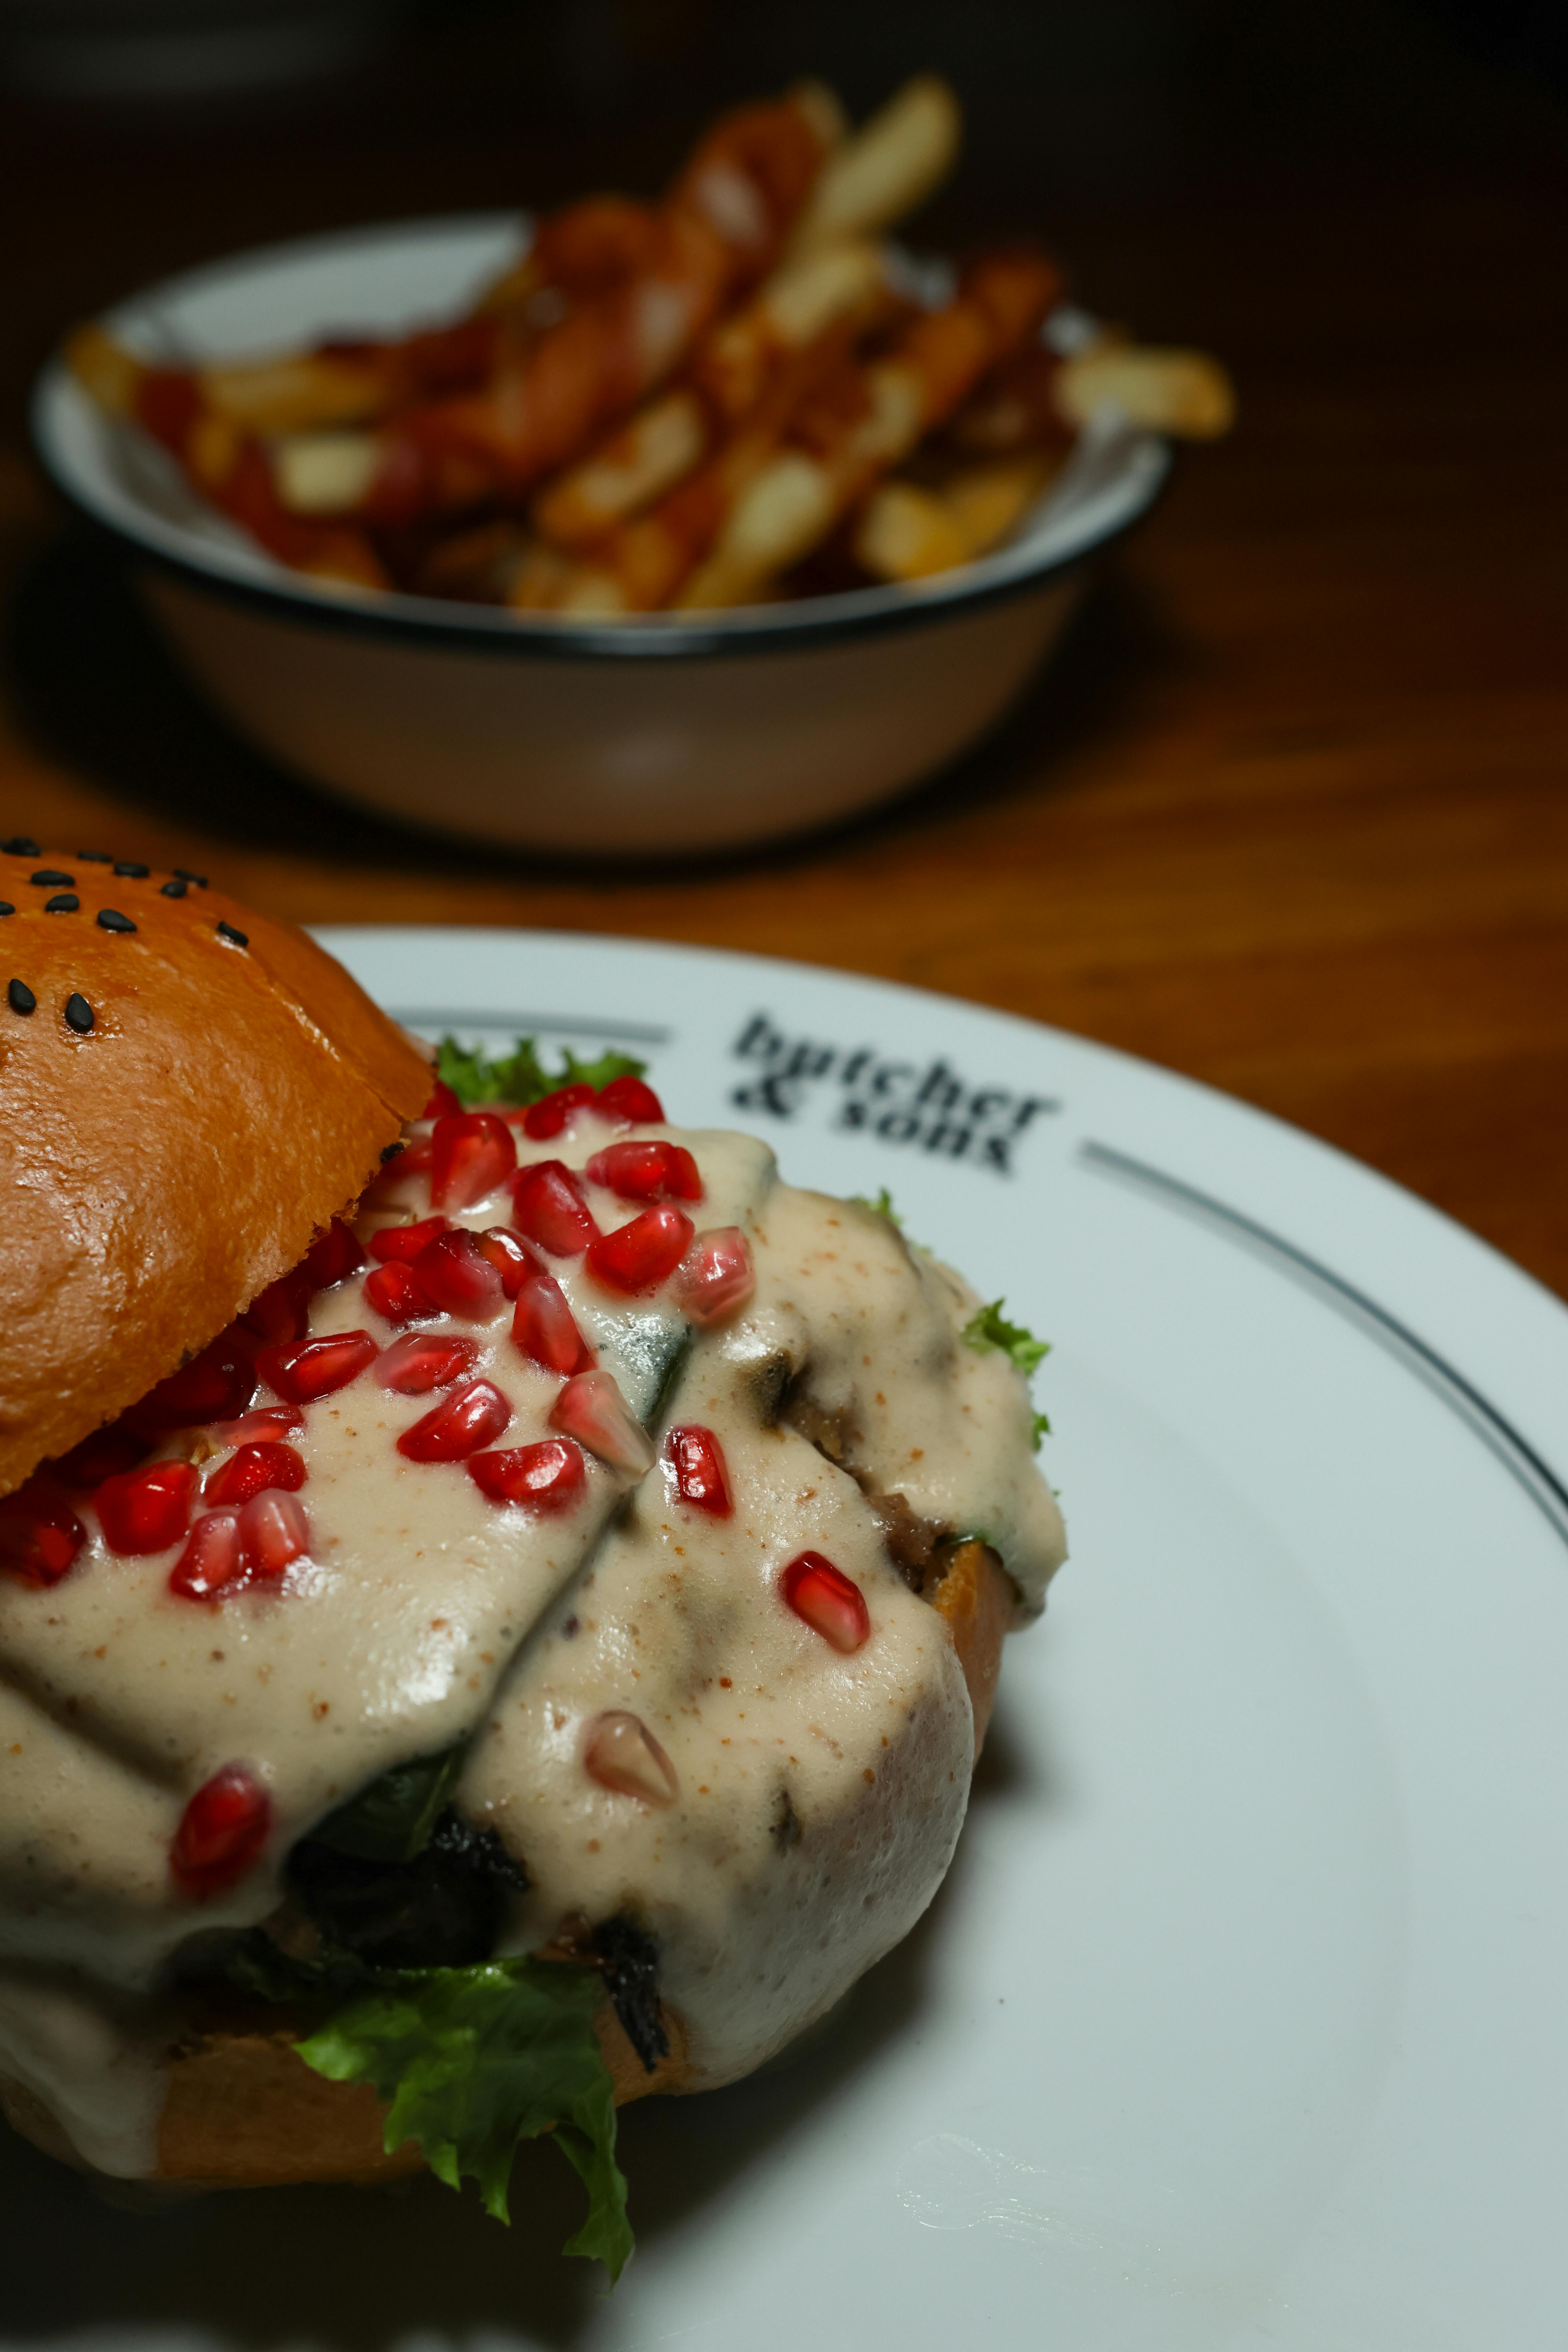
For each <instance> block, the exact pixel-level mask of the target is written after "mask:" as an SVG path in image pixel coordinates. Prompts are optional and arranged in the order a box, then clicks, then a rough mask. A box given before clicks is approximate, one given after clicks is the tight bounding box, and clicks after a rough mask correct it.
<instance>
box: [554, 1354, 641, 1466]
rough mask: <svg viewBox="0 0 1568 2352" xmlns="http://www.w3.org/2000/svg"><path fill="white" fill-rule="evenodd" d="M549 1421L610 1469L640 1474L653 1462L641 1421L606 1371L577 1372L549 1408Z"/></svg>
mask: <svg viewBox="0 0 1568 2352" xmlns="http://www.w3.org/2000/svg"><path fill="white" fill-rule="evenodd" d="M550 1425H551V1427H552V1429H559V1430H561V1431H563V1433H564V1434H565V1435H566V1436H568V1437H574V1438H575V1439H576V1440H577V1442H578V1444H580V1445H585V1446H586V1447H587V1449H588V1451H589V1453H590V1454H597V1455H598V1457H599V1460H600V1461H601V1462H607V1463H609V1464H610V1465H611V1467H612V1468H613V1469H616V1470H629V1471H631V1473H632V1474H633V1475H634V1476H635V1477H638V1478H640V1477H641V1476H642V1475H643V1473H644V1471H645V1470H648V1469H650V1468H651V1467H652V1465H653V1447H652V1445H651V1444H649V1442H648V1434H647V1430H646V1429H645V1428H644V1427H643V1425H642V1423H641V1422H640V1421H638V1420H637V1419H636V1418H635V1416H634V1415H633V1412H632V1410H631V1407H630V1406H629V1405H628V1404H627V1402H626V1399H625V1397H624V1396H623V1395H622V1394H621V1391H620V1390H619V1388H618V1387H617V1386H616V1381H615V1379H614V1377H613V1375H612V1374H611V1373H609V1372H605V1371H593V1372H579V1373H578V1374H577V1375H576V1377H575V1379H574V1380H570V1381H567V1383H566V1385H565V1387H564V1388H563V1390H562V1391H561V1393H560V1394H559V1396H557V1398H556V1400H555V1402H554V1403H553V1404H552V1406H551V1408H550Z"/></svg>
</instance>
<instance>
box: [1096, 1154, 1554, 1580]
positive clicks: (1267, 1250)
mask: <svg viewBox="0 0 1568 2352" xmlns="http://www.w3.org/2000/svg"><path fill="white" fill-rule="evenodd" d="M1079 1159H1080V1160H1085V1161H1087V1163H1088V1164H1089V1167H1091V1168H1095V1169H1098V1170H1099V1171H1100V1172H1101V1173H1102V1174H1104V1175H1107V1176H1112V1177H1120V1178H1121V1181H1123V1182H1125V1183H1130V1184H1133V1185H1136V1186H1138V1187H1139V1188H1140V1189H1141V1190H1142V1191H1143V1192H1152V1193H1153V1194H1154V1195H1155V1196H1156V1197H1157V1198H1158V1199H1161V1200H1163V1201H1165V1202H1168V1203H1169V1204H1170V1205H1171V1206H1172V1207H1173V1208H1175V1209H1179V1210H1184V1211H1185V1212H1186V1213H1187V1214H1189V1215H1191V1216H1195V1217H1200V1218H1202V1219H1203V1220H1204V1221H1205V1223H1208V1224H1211V1225H1214V1226H1216V1227H1217V1228H1218V1229H1219V1231H1220V1232H1221V1233H1224V1234H1229V1235H1230V1237H1231V1238H1232V1239H1233V1240H1236V1241H1238V1242H1240V1243H1241V1244H1243V1245H1244V1246H1246V1247H1249V1248H1251V1249H1253V1250H1255V1251H1256V1252H1257V1253H1258V1255H1259V1256H1261V1257H1264V1258H1266V1259H1267V1260H1268V1261H1269V1262H1270V1263H1271V1264H1272V1265H1276V1266H1278V1267H1279V1270H1280V1272H1281V1273H1283V1274H1286V1275H1288V1276H1290V1277H1291V1278H1292V1279H1293V1280H1295V1281H1297V1282H1300V1284H1301V1285H1302V1286H1303V1287H1304V1288H1306V1289H1308V1290H1310V1291H1313V1292H1315V1293H1316V1295H1317V1296H1318V1297H1321V1298H1322V1299H1324V1300H1325V1301H1326V1303H1327V1304H1328V1305H1329V1306H1331V1307H1334V1308H1335V1309H1336V1310H1337V1311H1338V1312H1339V1313H1340V1314H1342V1315H1343V1316H1344V1317H1345V1318H1346V1319H1347V1320H1348V1321H1351V1322H1353V1323H1354V1324H1356V1325H1357V1326H1358V1327H1359V1328H1361V1329H1362V1330H1363V1331H1365V1332H1366V1333H1367V1334H1368V1336H1369V1337H1370V1338H1372V1339H1375V1340H1376V1341H1377V1342H1378V1343H1379V1345H1380V1346H1382V1347H1383V1348H1384V1349H1386V1351H1387V1353H1388V1354H1389V1355H1391V1356H1392V1357H1393V1358H1394V1360H1395V1361H1396V1362H1398V1363H1402V1364H1403V1365H1404V1366H1405V1370H1407V1371H1412V1372H1414V1373H1415V1376H1416V1378H1417V1379H1418V1380H1420V1381H1422V1383H1423V1384H1424V1385H1425V1386H1426V1388H1427V1389H1429V1390H1430V1391H1431V1392H1432V1394H1433V1395H1434V1396H1436V1397H1437V1398H1438V1399H1439V1400H1440V1401H1441V1402H1443V1403H1444V1404H1446V1405H1447V1407H1448V1409H1449V1411H1450V1412H1454V1413H1455V1414H1457V1415H1458V1419H1459V1420H1461V1421H1462V1422H1463V1423H1464V1424H1465V1426H1466V1427H1467V1429H1468V1430H1470V1431H1471V1432H1472V1433H1473V1434H1474V1435H1475V1436H1477V1437H1479V1439H1480V1441H1481V1443H1482V1444H1483V1445H1485V1446H1486V1447H1487V1449H1488V1451H1489V1453H1490V1454H1493V1455H1494V1457H1495V1458H1496V1459H1497V1460H1498V1461H1499V1462H1500V1463H1501V1465H1502V1466H1503V1468H1504V1469H1505V1470H1506V1471H1507V1472H1508V1473H1509V1475H1510V1477H1511V1478H1512V1479H1513V1480H1514V1481H1515V1483H1516V1484H1517V1485H1518V1486H1521V1487H1522V1488H1523V1490H1524V1492H1525V1493H1526V1494H1527V1495H1528V1496H1529V1497H1530V1499H1531V1502H1532V1503H1533V1504H1534V1505H1535V1507H1536V1508H1537V1510H1539V1511H1540V1513H1541V1514H1542V1517H1543V1518H1545V1519H1546V1520H1547V1521H1548V1522H1549V1524H1550V1525H1551V1527H1552V1530H1553V1532H1554V1533H1555V1534H1556V1535H1558V1536H1560V1537H1561V1538H1563V1541H1564V1542H1565V1543H1568V1486H1564V1485H1563V1481H1562V1479H1561V1478H1559V1477H1558V1475H1557V1474H1556V1472H1555V1471H1554V1470H1553V1469H1552V1467H1551V1465H1550V1464H1549V1463H1546V1462H1544V1461H1543V1460H1542V1457H1541V1455H1540V1454H1537V1452H1536V1451H1535V1448H1534V1447H1533V1446H1532V1445H1531V1444H1530V1442H1529V1440H1528V1439H1527V1438H1524V1437H1521V1434H1520V1433H1519V1431H1518V1430H1517V1429H1515V1427H1514V1425H1513V1423H1511V1422H1510V1420H1509V1419H1508V1418H1507V1416H1506V1415H1505V1414H1503V1413H1501V1412H1499V1411H1498V1409H1497V1407H1496V1405H1495V1404H1493V1403H1492V1402H1491V1401H1490V1400H1489V1398H1488V1397H1484V1396H1483V1395H1482V1394H1481V1392H1480V1391H1479V1389H1478V1388H1477V1387H1475V1385H1474V1384H1473V1382H1471V1381H1468V1380H1467V1379H1466V1378H1465V1376H1464V1374H1463V1373H1462V1372H1460V1371H1457V1370H1455V1368H1454V1366H1453V1365H1452V1364H1450V1363H1449V1362H1448V1360H1447V1358H1446V1357H1443V1356H1440V1355H1439V1354H1438V1353H1437V1350H1436V1348H1434V1347H1432V1346H1430V1345H1429V1344H1428V1342H1427V1341H1426V1340H1425V1339H1422V1338H1421V1337H1420V1335H1419V1334H1418V1333H1417V1332H1415V1331H1412V1330H1411V1328H1410V1327H1409V1325H1408V1324H1406V1323H1402V1322H1401V1321H1400V1320H1399V1318H1398V1317H1397V1316H1396V1315H1391V1314H1390V1313H1389V1311H1388V1309H1387V1307H1380V1306H1379V1305H1378V1303H1377V1301H1376V1299H1375V1298H1370V1297H1368V1296H1367V1294H1366V1292H1365V1291H1364V1290H1358V1289H1357V1288H1356V1286H1355V1285H1354V1283H1352V1282H1347V1281H1346V1280H1345V1278H1344V1276H1342V1275H1339V1274H1335V1273H1334V1271H1333V1269H1332V1267H1331V1266H1326V1265H1323V1263H1322V1261H1321V1259H1320V1258H1315V1257H1311V1256H1310V1255H1308V1253H1307V1252H1306V1251H1305V1250H1303V1249H1298V1247H1297V1246H1296V1244H1295V1243H1294V1242H1289V1241H1287V1240H1286V1239H1285V1237H1284V1235H1283V1234H1277V1233H1274V1232H1272V1231H1271V1230H1270V1228H1269V1227H1268V1225H1260V1224H1259V1223H1258V1221H1257V1219H1256V1218H1255V1217H1249V1216H1247V1215H1246V1214H1244V1213H1243V1212H1242V1211H1241V1210H1240V1209H1233V1208H1231V1207H1230V1205H1229V1203H1228V1202H1225V1201H1216V1200H1215V1197H1214V1195H1213V1194H1212V1193H1211V1192H1199V1191H1198V1189H1197V1187H1196V1186H1195V1185H1194V1184H1187V1183H1184V1182H1183V1181H1182V1179H1181V1178H1180V1177H1179V1176H1170V1175H1167V1174H1166V1172H1165V1171H1164V1170H1163V1168H1152V1167H1151V1166H1150V1165H1149V1163H1148V1161H1147V1160H1134V1159H1133V1158H1132V1157H1131V1155H1130V1154H1129V1153H1127V1152H1125V1151H1118V1150H1114V1149H1113V1147H1112V1146H1111V1145H1110V1144H1108V1143H1093V1142H1089V1143H1081V1144H1079Z"/></svg>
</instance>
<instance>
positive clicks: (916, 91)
mask: <svg viewBox="0 0 1568 2352" xmlns="http://www.w3.org/2000/svg"><path fill="white" fill-rule="evenodd" d="M962 137H963V114H962V112H961V111H960V109H959V104H958V100H957V99H956V98H955V97H954V96H953V94H952V90H951V89H949V88H948V85H947V84H946V82H944V81H943V80H942V79H940V77H939V76H938V75H936V74H921V75H919V76H918V77H917V78H916V79H914V80H913V81H909V82H906V83H905V84H904V87H903V88H902V89H900V90H898V91H896V92H895V93H894V95H893V96H892V97H891V98H890V99H889V100H888V103H887V104H886V106H884V107H882V108H881V109H880V110H879V112H878V113H876V114H874V115H872V117H871V119H870V121H868V122H867V123H865V124H863V125H862V127H861V128H860V130H858V131H856V132H854V133H853V135H852V136H851V137H850V138H849V139H847V141H846V142H845V143H844V145H843V146H842V147H840V148H839V150H838V151H837V153H836V154H833V155H830V156H829V157H828V160H827V162H826V163H825V164H824V165H823V168H822V173H821V177H820V178H819V179H818V181H817V183H816V188H815V189H814V191H813V192H812V195H811V198H810V201H809V202H808V204H807V205H806V207H805V212H804V213H803V214H802V215H801V217H800V219H799V221H798V222H797V223H796V225H795V235H794V236H793V237H792V239H791V241H790V251H791V253H792V254H793V255H795V256H796V257H799V256H802V255H805V254H807V253H816V252H818V251H820V249H821V248H822V247H824V246H827V245H835V244H838V243H841V242H842V241H843V240H844V239H845V238H847V237H852V236H874V235H875V234H876V233H877V232H878V231H879V229H884V228H887V227H889V226H891V224H892V223H893V222H894V221H896V220H899V219H900V218H901V217H902V215H904V214H905V213H907V212H912V211H913V209H914V207H915V205H918V204H919V203H920V202H921V199H922V197H925V196H928V195H930V194H931V190H932V189H933V188H934V187H935V186H936V185H937V184H938V182H939V181H941V180H944V179H945V178H946V177H947V174H948V173H949V172H950V171H951V170H952V165H953V162H954V160H955V158H956V157H957V154H958V149H959V142H960V140H961V139H962Z"/></svg>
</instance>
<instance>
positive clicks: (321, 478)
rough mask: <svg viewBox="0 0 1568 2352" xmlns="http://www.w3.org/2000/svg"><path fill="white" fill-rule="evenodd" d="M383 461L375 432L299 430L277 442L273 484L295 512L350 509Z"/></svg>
mask: <svg viewBox="0 0 1568 2352" xmlns="http://www.w3.org/2000/svg"><path fill="white" fill-rule="evenodd" d="M380 464H381V444H380V442H379V441H378V440H377V439H376V437H375V436H374V433H295V434H290V435H289V436H287V437H286V438H285V439H283V440H280V441H279V442H277V443H275V444H274V446H273V450H272V480H273V486H274V488H276V490H277V492H278V496H279V499H280V500H281V502H282V504H283V505H284V506H286V507H287V508H288V509H289V513H290V514H301V515H305V514H311V515H314V514H346V513H348V512H349V510H350V509H352V508H353V507H356V506H358V504H359V502H360V500H361V499H363V496H364V494H365V492H366V491H367V490H368V489H369V488H370V486H371V484H372V482H373V481H374V479H375V475H376V469H377V467H379V466H380Z"/></svg>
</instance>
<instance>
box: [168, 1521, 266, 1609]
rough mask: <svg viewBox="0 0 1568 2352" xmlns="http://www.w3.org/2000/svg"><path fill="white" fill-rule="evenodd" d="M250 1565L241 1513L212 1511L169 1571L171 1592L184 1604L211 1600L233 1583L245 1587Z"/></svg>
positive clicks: (191, 1535)
mask: <svg viewBox="0 0 1568 2352" xmlns="http://www.w3.org/2000/svg"><path fill="white" fill-rule="evenodd" d="M248 1566H249V1563H248V1561H247V1559H246V1557H245V1544H244V1541H243V1539H242V1538H241V1536H240V1532H239V1514H238V1512H237V1511H208V1512H207V1514H206V1515H205V1517H204V1518H199V1519H198V1520H197V1521H196V1523H195V1527H194V1528H192V1529H191V1532H190V1534H189V1536H188V1537H187V1538H185V1549H184V1551H183V1552H182V1553H181V1554H180V1557H179V1559H177V1560H176V1561H175V1562H174V1567H173V1568H172V1569H171V1570H169V1590H170V1591H171V1592H174V1593H177V1594H178V1596H179V1598H180V1599H181V1600H182V1601H211V1600H214V1599H216V1596H217V1594H218V1593H220V1592H223V1591H226V1589H227V1588H228V1586H230V1585H231V1584H242V1583H243V1582H244V1581H245V1576H246V1571H247V1568H248Z"/></svg>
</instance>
